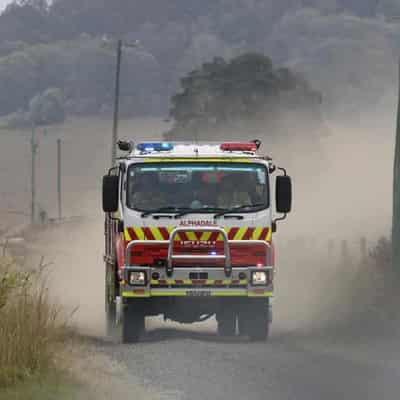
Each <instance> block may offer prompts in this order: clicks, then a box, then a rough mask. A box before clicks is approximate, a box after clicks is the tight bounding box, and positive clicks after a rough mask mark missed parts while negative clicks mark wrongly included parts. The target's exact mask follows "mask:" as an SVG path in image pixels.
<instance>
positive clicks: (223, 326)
mask: <svg viewBox="0 0 400 400" xmlns="http://www.w3.org/2000/svg"><path fill="white" fill-rule="evenodd" d="M217 324H218V335H220V336H235V334H236V313H235V312H234V311H233V310H222V311H220V312H218V313H217Z"/></svg>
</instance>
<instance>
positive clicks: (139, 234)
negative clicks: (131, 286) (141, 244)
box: [133, 227, 145, 240]
mask: <svg viewBox="0 0 400 400" xmlns="http://www.w3.org/2000/svg"><path fill="white" fill-rule="evenodd" d="M133 230H134V231H135V234H136V236H137V238H138V240H144V239H145V238H144V231H143V229H142V228H138V227H136V228H133Z"/></svg>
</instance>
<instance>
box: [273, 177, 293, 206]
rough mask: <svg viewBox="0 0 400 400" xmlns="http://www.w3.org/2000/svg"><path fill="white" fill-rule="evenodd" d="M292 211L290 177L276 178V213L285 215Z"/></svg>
mask: <svg viewBox="0 0 400 400" xmlns="http://www.w3.org/2000/svg"><path fill="white" fill-rule="evenodd" d="M291 209H292V180H291V178H290V176H287V175H283V176H277V177H276V211H277V212H278V213H282V214H287V213H288V212H290V210H291Z"/></svg>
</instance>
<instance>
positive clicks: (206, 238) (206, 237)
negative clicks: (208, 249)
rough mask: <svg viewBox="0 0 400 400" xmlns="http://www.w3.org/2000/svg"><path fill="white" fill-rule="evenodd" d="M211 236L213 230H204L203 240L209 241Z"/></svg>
mask: <svg viewBox="0 0 400 400" xmlns="http://www.w3.org/2000/svg"><path fill="white" fill-rule="evenodd" d="M210 236H211V232H203V234H202V235H201V240H203V241H204V242H207V241H208V240H209V239H210Z"/></svg>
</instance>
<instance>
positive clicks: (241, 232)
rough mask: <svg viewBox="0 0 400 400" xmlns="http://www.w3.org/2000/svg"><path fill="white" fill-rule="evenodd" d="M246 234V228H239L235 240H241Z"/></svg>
mask: <svg viewBox="0 0 400 400" xmlns="http://www.w3.org/2000/svg"><path fill="white" fill-rule="evenodd" d="M246 232H247V227H243V226H242V227H241V228H240V229H239V230H238V231H237V232H236V235H235V240H242V239H243V236H244V235H245V234H246Z"/></svg>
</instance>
